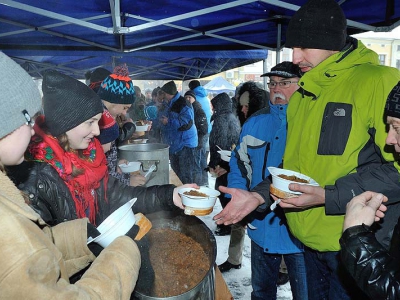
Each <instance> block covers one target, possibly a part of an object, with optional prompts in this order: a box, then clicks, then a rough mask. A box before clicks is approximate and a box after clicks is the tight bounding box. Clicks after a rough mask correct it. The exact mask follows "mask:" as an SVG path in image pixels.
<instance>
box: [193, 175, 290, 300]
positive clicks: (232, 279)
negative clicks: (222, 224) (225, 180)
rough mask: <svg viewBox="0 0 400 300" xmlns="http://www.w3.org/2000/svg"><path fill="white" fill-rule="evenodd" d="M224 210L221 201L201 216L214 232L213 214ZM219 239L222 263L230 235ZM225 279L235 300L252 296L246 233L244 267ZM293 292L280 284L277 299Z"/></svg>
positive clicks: (210, 180)
mask: <svg viewBox="0 0 400 300" xmlns="http://www.w3.org/2000/svg"><path fill="white" fill-rule="evenodd" d="M214 182H215V181H214V179H213V178H212V177H211V176H210V177H209V186H210V187H214ZM221 210H222V207H221V204H220V203H219V201H217V203H216V204H215V207H214V211H213V212H212V213H211V214H210V215H208V216H204V217H199V218H200V219H201V220H203V222H204V223H205V224H206V225H207V226H208V227H209V228H210V229H211V231H212V232H214V230H215V229H216V227H217V225H216V224H215V222H214V221H213V220H212V218H213V216H214V215H216V214H217V213H219V212H220V211H221ZM215 238H216V241H217V261H216V263H217V265H219V264H222V263H223V262H224V261H225V260H226V259H227V257H228V246H229V239H230V236H229V235H228V236H215ZM223 276H224V279H225V281H226V283H227V285H228V287H229V289H230V291H231V293H232V295H233V297H234V299H235V300H248V299H250V298H251V296H250V294H251V290H252V289H251V266H250V239H249V237H248V236H247V234H246V237H245V242H244V251H243V261H242V268H241V269H239V270H236V269H232V270H230V271H229V272H226V273H223ZM292 299H293V297H292V292H291V290H290V284H289V283H286V284H285V285H283V286H278V292H277V300H292Z"/></svg>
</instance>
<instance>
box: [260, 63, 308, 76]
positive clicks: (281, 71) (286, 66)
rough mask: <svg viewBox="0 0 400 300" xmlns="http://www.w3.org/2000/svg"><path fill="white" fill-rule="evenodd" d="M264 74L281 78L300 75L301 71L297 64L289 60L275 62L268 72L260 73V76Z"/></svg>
mask: <svg viewBox="0 0 400 300" xmlns="http://www.w3.org/2000/svg"><path fill="white" fill-rule="evenodd" d="M265 76H269V77H271V76H279V77H283V78H293V77H301V76H302V74H301V71H300V68H299V66H298V65H295V64H293V63H292V62H290V61H284V62H281V63H280V64H277V65H276V66H275V67H272V68H271V71H270V72H267V73H265V74H262V75H261V77H265Z"/></svg>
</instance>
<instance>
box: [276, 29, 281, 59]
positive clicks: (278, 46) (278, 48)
mask: <svg viewBox="0 0 400 300" xmlns="http://www.w3.org/2000/svg"><path fill="white" fill-rule="evenodd" d="M281 40H282V24H281V23H278V31H277V34H276V64H279V63H280V62H281Z"/></svg>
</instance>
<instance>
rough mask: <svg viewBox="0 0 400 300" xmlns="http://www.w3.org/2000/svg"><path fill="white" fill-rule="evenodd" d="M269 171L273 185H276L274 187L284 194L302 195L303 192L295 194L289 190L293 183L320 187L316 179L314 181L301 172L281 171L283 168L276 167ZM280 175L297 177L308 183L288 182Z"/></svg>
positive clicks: (269, 168) (270, 168)
mask: <svg viewBox="0 0 400 300" xmlns="http://www.w3.org/2000/svg"><path fill="white" fill-rule="evenodd" d="M268 171H269V173H270V174H271V176H272V184H273V185H274V187H275V188H277V189H278V190H281V191H283V192H287V193H292V194H296V195H300V194H301V192H295V191H292V190H290V189H289V184H291V183H297V184H307V185H313V186H319V184H318V183H317V182H316V181H315V180H314V179H312V178H311V177H309V176H307V175H304V174H301V173H299V172H295V171H291V170H286V169H281V168H275V167H268ZM279 175H286V176H296V177H297V178H300V179H304V180H306V181H307V182H298V181H293V180H287V179H284V178H282V177H280V176H279Z"/></svg>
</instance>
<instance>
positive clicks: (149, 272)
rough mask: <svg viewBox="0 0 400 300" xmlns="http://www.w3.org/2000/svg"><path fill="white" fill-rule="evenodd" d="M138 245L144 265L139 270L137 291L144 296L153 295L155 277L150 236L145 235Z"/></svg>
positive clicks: (137, 242)
mask: <svg viewBox="0 0 400 300" xmlns="http://www.w3.org/2000/svg"><path fill="white" fill-rule="evenodd" d="M136 244H137V245H138V247H139V251H140V256H141V259H142V265H141V267H140V270H139V277H138V281H137V283H136V288H135V289H136V290H137V291H139V292H140V293H142V294H144V295H152V291H153V283H154V278H155V276H154V270H153V267H152V265H151V261H150V252H149V250H150V242H149V238H148V236H147V235H145V236H144V237H142V238H141V239H140V241H136Z"/></svg>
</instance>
